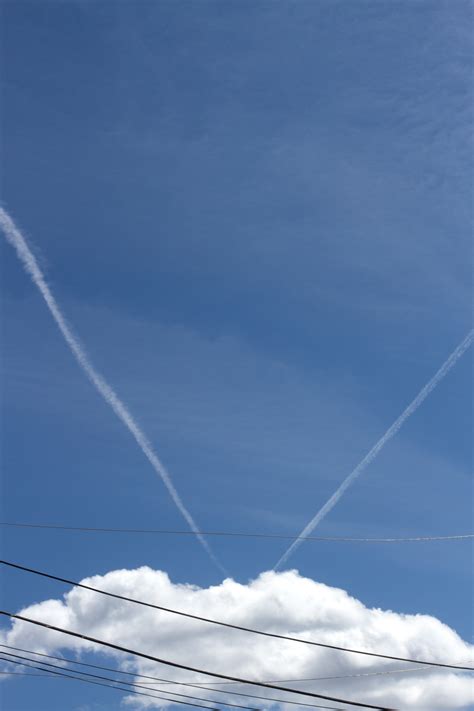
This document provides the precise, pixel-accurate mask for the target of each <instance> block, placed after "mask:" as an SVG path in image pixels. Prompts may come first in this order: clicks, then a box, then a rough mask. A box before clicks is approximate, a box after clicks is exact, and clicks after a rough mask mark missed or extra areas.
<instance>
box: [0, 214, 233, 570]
mask: <svg viewBox="0 0 474 711" xmlns="http://www.w3.org/2000/svg"><path fill="white" fill-rule="evenodd" d="M0 227H1V228H2V230H3V233H4V235H5V238H6V240H7V242H9V244H11V245H12V247H14V249H15V251H16V253H17V255H18V258H19V259H20V261H21V263H22V264H23V267H24V268H25V270H26V272H27V273H28V274H29V275H30V277H31V279H32V281H33V283H34V284H35V286H36V287H37V289H38V291H39V292H40V294H41V296H42V297H43V299H44V301H45V302H46V305H47V307H48V309H49V311H50V313H51V315H52V317H53V318H54V320H55V322H56V325H57V326H58V328H59V330H60V332H61V334H62V336H63V337H64V340H65V341H66V343H67V345H68V346H69V348H70V350H71V352H72V354H73V356H74V358H75V359H76V361H77V363H78V364H79V366H80V367H81V368H82V370H83V371H84V373H85V374H86V375H87V377H88V378H89V380H90V381H91V383H92V384H93V386H94V387H95V388H96V390H97V391H98V392H99V394H100V395H101V396H102V397H103V399H104V400H105V401H106V402H107V404H108V405H109V406H110V407H111V408H112V410H113V411H114V412H115V414H116V415H117V417H118V418H119V420H121V421H122V423H123V424H124V425H125V427H126V428H127V429H128V431H129V432H130V434H131V435H132V436H133V438H134V439H135V441H136V443H137V444H138V446H139V447H140V449H141V451H142V452H143V454H144V455H145V457H146V458H147V459H148V461H149V462H150V464H151V466H152V467H153V469H154V470H155V472H156V473H157V474H158V476H159V477H160V478H161V480H162V481H163V484H164V485H165V487H166V488H167V490H168V493H169V494H170V496H171V498H172V499H173V502H174V503H175V505H176V507H177V509H178V510H179V511H180V513H181V515H182V516H183V518H184V519H185V520H186V522H187V523H188V525H189V527H190V528H191V530H192V531H193V532H194V533H195V534H196V537H197V538H198V540H199V542H200V543H201V545H202V546H203V547H204V549H205V550H206V552H207V553H208V555H209V556H210V558H211V559H212V561H213V562H214V563H215V564H216V565H217V567H218V568H219V569H220V570H221V572H223V573H224V574H226V571H225V569H224V568H223V567H222V565H221V563H220V562H219V561H218V559H217V558H216V556H215V555H214V553H213V551H212V550H211V548H210V546H209V544H208V542H207V541H206V539H205V538H204V536H203V535H202V534H201V533H200V531H199V528H198V526H197V524H196V522H195V521H194V519H193V517H192V516H191V514H190V513H189V511H188V509H187V508H186V506H185V505H184V503H183V501H182V499H181V497H180V495H179V494H178V492H177V491H176V488H175V486H174V484H173V482H172V480H171V477H170V475H169V472H168V471H167V470H166V468H165V466H164V465H163V464H162V462H161V461H160V459H159V458H158V456H157V454H156V453H155V451H154V450H153V447H152V446H151V444H150V442H149V441H148V439H147V437H146V435H145V434H144V432H143V431H142V429H141V428H140V427H139V425H138V424H137V422H136V421H135V419H134V418H133V416H132V415H131V413H130V412H129V410H128V408H127V407H126V406H125V404H124V403H123V402H122V400H120V398H119V397H118V395H117V394H116V393H115V391H114V390H113V389H112V387H111V386H110V385H109V384H108V383H107V381H106V380H105V378H104V377H103V376H102V375H101V374H100V373H98V372H97V370H96V369H95V368H94V366H93V365H92V363H91V361H90V358H89V357H88V356H87V354H86V352H85V350H84V348H83V347H82V345H81V344H80V342H79V340H78V338H77V337H76V336H75V335H74V333H73V331H72V329H71V327H70V326H69V324H68V322H67V320H66V318H65V316H64V314H63V312H62V310H61V309H60V307H59V305H58V302H57V301H56V299H55V297H54V296H53V294H52V291H51V289H50V288H49V286H48V285H47V284H46V281H45V278H44V275H43V273H42V271H41V269H40V267H39V265H38V262H37V260H36V258H35V256H34V255H33V253H32V252H31V250H30V248H29V246H28V243H27V241H26V239H25V238H24V236H23V235H22V234H21V232H20V230H19V229H18V228H17V227H16V225H15V223H14V222H13V220H12V218H11V217H10V216H9V215H8V213H7V212H6V211H5V210H4V209H3V208H0Z"/></svg>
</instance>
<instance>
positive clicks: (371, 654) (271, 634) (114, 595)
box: [0, 560, 474, 671]
mask: <svg viewBox="0 0 474 711" xmlns="http://www.w3.org/2000/svg"><path fill="white" fill-rule="evenodd" d="M0 565H6V566H8V567H9V568H15V569H17V570H22V571H23V572H26V573H32V574H33V575H38V576H40V577H43V578H48V579H49V580H57V581H58V582H61V583H66V584H67V585H72V586H74V587H78V588H83V589H84V590H90V591H91V592H95V593H98V594H100V595H106V596H107V597H111V598H114V599H117V600H124V601H125V602H131V603H134V604H136V605H142V606H144V607H149V608H152V609H154V610H160V611H161V612H169V613H170V614H173V615H179V616H181V617H187V618H190V619H193V620H199V621H200V622H207V623H209V624H213V625H219V626H220V627H226V628H229V629H234V630H239V631H241V632H250V633H252V634H257V635H261V636H263V637H272V638H274V639H283V640H286V641H290V642H298V643H300V644H309V645H311V646H313V647H321V648H324V649H334V650H336V651H339V652H348V653H350V654H361V655H364V656H368V657H377V658H379V659H390V660H392V661H396V662H407V663H409V664H420V665H425V666H430V667H442V668H446V669H458V670H459V671H474V667H468V666H463V665H459V664H448V663H445V662H432V661H427V660H424V659H412V658H410V657H397V656H394V655H390V654H381V653H378V652H368V651H365V650H361V649H351V648H349V647H342V646H339V645H334V644H326V643H324V642H315V641H313V640H309V639H301V638H299V637H291V636H289V635H282V634H277V633H276V632H265V631H264V630H257V629H254V628H252V627H244V626H242V625H234V624H232V623H230V622H223V621H222V620H213V619H211V618H209V617H202V616H201V615H193V614H192V613H190V612H183V611H182V610H175V609H173V608H170V607H164V606H162V605H155V604H154V603H151V602H145V601H144V600H137V599H135V598H132V597H127V596H125V595H118V594H117V593H112V592H109V591H108V590H101V589H100V588H95V587H92V586H91V585H85V584H84V583H79V582H78V581H75V580H70V579H68V578H62V577H60V576H58V575H52V574H51V573H45V572H44V571H41V570H36V569H35V568H28V567H26V566H24V565H19V564H18V563H12V562H9V561H6V560H0Z"/></svg>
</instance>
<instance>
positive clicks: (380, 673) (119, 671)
mask: <svg viewBox="0 0 474 711" xmlns="http://www.w3.org/2000/svg"><path fill="white" fill-rule="evenodd" d="M0 647H4V648H5V649H13V650H14V651H16V652H25V653H26V654H36V656H38V657H46V658H47V659H56V660H57V661H60V662H68V663H69V664H78V665H79V666H84V667H91V668H92V669H101V670H102V671H110V672H115V673H117V674H126V675H127V676H135V677H139V678H140V679H151V680H153V681H156V682H160V683H163V684H165V685H166V684H173V685H175V686H192V687H195V688H198V689H207V688H210V687H211V688H212V687H213V686H236V685H238V684H239V682H236V681H206V682H191V681H178V680H173V681H171V679H163V678H162V677H156V676H149V675H147V674H138V673H137V672H130V671H123V670H122V669H116V668H114V667H104V666H102V665H101V664H92V663H91V662H79V661H77V660H75V659H68V658H67V657H59V656H57V655H54V654H44V652H35V651H34V650H31V649H23V648H22V647H12V646H11V645H9V644H0ZM0 652H1V650H0ZM432 671H434V670H433V669H431V668H430V667H410V668H409V669H384V670H380V671H372V672H361V673H359V674H338V675H336V676H316V677H315V676H313V677H303V678H301V677H300V678H299V679H263V680H262V681H264V682H265V683H266V684H281V683H292V684H293V683H294V684H296V683H298V682H300V681H332V680H336V679H337V680H341V679H359V678H360V677H368V676H385V675H389V674H408V673H416V672H432ZM439 671H443V670H442V669H441V670H439ZM212 690H213V691H221V690H220V689H212ZM223 693H224V692H223ZM225 693H226V694H228V693H230V692H229V691H228V690H227V689H226V690H225ZM233 693H234V694H236V693H237V692H233ZM237 696H248V694H241V693H239V694H237ZM250 696H253V697H254V698H256V699H258V698H260V697H258V696H255V694H250ZM265 699H268V697H267V696H265ZM268 700H269V701H282V699H268ZM285 703H291V702H289V701H286V702H285ZM298 705H299V706H314V704H303V703H302V702H301V701H298Z"/></svg>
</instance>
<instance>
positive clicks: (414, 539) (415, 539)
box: [0, 521, 474, 543]
mask: <svg viewBox="0 0 474 711" xmlns="http://www.w3.org/2000/svg"><path fill="white" fill-rule="evenodd" d="M0 526H5V527H9V528H35V529H38V528H40V529H46V530H53V531H77V532H82V533H138V534H140V533H142V534H163V535H179V536H196V535H197V534H196V533H195V532H194V531H183V530H179V529H178V530H176V529H167V528H93V527H90V526H62V525H57V524H52V523H10V522H7V521H0ZM200 533H201V534H202V535H205V536H223V537H231V538H270V539H271V538H276V539H285V540H289V541H298V540H300V539H301V540H305V541H322V542H323V541H327V542H330V543H427V542H430V541H460V540H470V539H474V533H464V534H454V535H450V536H406V537H399V538H395V537H392V538H353V537H350V536H307V537H303V536H290V535H286V534H284V533H245V532H242V531H200Z"/></svg>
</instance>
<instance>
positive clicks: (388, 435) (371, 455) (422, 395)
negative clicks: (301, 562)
mask: <svg viewBox="0 0 474 711" xmlns="http://www.w3.org/2000/svg"><path fill="white" fill-rule="evenodd" d="M473 340H474V329H472V330H471V331H469V333H468V334H467V336H466V337H465V338H464V340H463V341H461V343H460V344H459V345H458V347H457V348H456V349H455V350H454V351H453V352H452V353H451V355H450V356H449V358H448V359H447V360H446V361H445V362H444V363H443V365H442V366H441V368H440V369H439V370H438V371H437V372H436V373H435V375H434V376H433V377H432V378H431V380H430V381H429V382H428V383H427V384H426V385H425V386H424V388H422V389H421V390H420V392H419V393H418V395H417V396H416V397H415V399H414V400H412V402H411V403H410V404H409V405H408V407H406V408H405V410H403V412H402V414H401V415H400V416H399V417H398V418H397V419H396V420H395V422H394V423H393V425H391V427H389V428H388V430H387V431H386V432H385V434H384V435H383V436H382V437H381V438H380V439H379V441H378V442H377V443H376V444H375V445H374V446H373V447H372V449H371V450H370V452H368V454H366V455H365V457H364V458H363V459H362V461H361V462H359V464H358V465H357V466H356V468H355V469H353V470H352V472H351V473H350V474H349V475H348V476H347V477H346V478H345V479H344V481H343V482H342V484H341V485H340V486H339V488H338V489H336V491H335V492H334V494H333V495H332V496H331V498H330V499H328V501H326V503H325V504H324V506H323V507H322V508H321V509H320V510H319V511H318V513H317V514H316V515H315V516H314V517H313V518H312V519H311V521H310V522H309V523H308V524H307V525H306V526H305V528H304V529H303V530H302V531H301V533H300V535H299V536H298V539H297V540H295V541H294V542H293V543H292V544H291V546H289V548H288V549H287V550H286V551H285V553H283V555H282V556H281V558H280V560H279V561H278V562H277V564H276V565H275V567H274V570H277V569H278V568H279V567H280V566H281V565H282V564H283V563H284V562H285V561H286V560H288V558H289V557H290V555H291V554H292V553H294V552H295V550H296V549H297V548H298V546H300V545H301V543H303V541H304V539H305V538H307V537H308V536H309V535H310V533H311V532H312V531H314V529H315V528H316V526H318V525H319V524H320V523H321V521H322V520H323V519H324V518H325V517H326V516H327V514H328V513H329V512H330V511H331V510H332V509H333V508H334V506H335V505H336V504H337V502H338V501H339V499H340V498H341V496H342V495H343V494H344V492H345V491H346V489H348V488H349V486H350V485H351V484H352V483H353V482H354V481H355V480H356V479H357V477H359V476H360V475H361V474H362V472H363V471H364V469H366V468H367V467H368V466H369V464H370V463H371V462H372V461H373V460H374V459H375V457H376V456H377V455H378V453H379V452H380V450H381V449H382V447H384V446H385V445H386V444H387V442H388V441H389V440H390V439H392V437H394V436H395V435H396V434H397V432H398V430H399V429H400V427H401V426H402V425H403V423H404V422H405V420H407V419H408V418H409V417H410V415H412V414H413V413H414V412H415V410H417V409H418V408H419V407H420V405H421V404H422V403H423V401H424V400H425V399H426V398H427V397H428V395H429V394H430V393H431V391H432V390H434V389H435V387H436V386H437V385H438V383H440V382H441V380H442V379H443V378H444V376H445V375H447V373H448V372H449V371H450V370H451V368H452V367H453V366H454V365H455V364H456V363H457V361H458V360H459V358H461V356H462V355H463V353H464V352H465V351H466V350H467V349H468V348H469V346H470V345H471V343H472V342H473Z"/></svg>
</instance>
